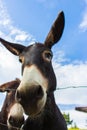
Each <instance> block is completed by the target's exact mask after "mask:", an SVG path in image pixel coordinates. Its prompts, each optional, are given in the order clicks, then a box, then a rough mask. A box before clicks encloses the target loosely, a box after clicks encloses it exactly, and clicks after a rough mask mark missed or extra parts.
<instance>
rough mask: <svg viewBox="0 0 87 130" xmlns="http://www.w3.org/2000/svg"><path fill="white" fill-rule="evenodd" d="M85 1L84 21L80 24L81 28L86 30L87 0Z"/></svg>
mask: <svg viewBox="0 0 87 130" xmlns="http://www.w3.org/2000/svg"><path fill="white" fill-rule="evenodd" d="M84 2H85V9H84V11H83V18H82V21H81V23H80V25H79V28H80V29H81V30H82V31H86V30H87V0H84Z"/></svg>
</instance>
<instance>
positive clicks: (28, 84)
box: [17, 65, 48, 112]
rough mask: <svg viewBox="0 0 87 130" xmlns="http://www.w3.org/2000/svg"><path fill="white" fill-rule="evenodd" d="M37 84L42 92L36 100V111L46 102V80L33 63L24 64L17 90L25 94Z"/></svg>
mask: <svg viewBox="0 0 87 130" xmlns="http://www.w3.org/2000/svg"><path fill="white" fill-rule="evenodd" d="M38 85H40V86H41V87H42V90H43V93H44V94H43V97H42V98H41V99H39V100H38V102H37V107H38V111H37V112H40V111H41V110H42V109H43V107H44V105H45V103H46V99H47V93H46V91H47V87H48V80H47V79H46V78H45V77H44V76H43V75H42V73H41V72H40V70H39V69H38V68H37V67H36V66H35V65H32V66H26V67H25V68H24V72H23V77H22V80H21V83H20V85H19V87H18V89H17V90H18V91H19V92H23V93H25V94H26V93H27V92H28V91H29V89H30V88H32V87H34V86H35V87H37V86H38ZM25 102H26V101H25Z"/></svg>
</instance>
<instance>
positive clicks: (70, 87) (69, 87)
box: [56, 86, 87, 90]
mask: <svg viewBox="0 0 87 130" xmlns="http://www.w3.org/2000/svg"><path fill="white" fill-rule="evenodd" d="M72 88H82V89H83V88H87V86H68V87H61V88H56V90H63V89H72Z"/></svg>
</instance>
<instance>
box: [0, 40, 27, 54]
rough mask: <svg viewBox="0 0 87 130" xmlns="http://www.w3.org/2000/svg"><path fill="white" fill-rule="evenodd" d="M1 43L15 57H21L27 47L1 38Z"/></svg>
mask: <svg viewBox="0 0 87 130" xmlns="http://www.w3.org/2000/svg"><path fill="white" fill-rule="evenodd" d="M0 42H1V43H2V44H3V45H4V46H5V47H6V48H7V49H8V50H9V51H10V52H11V53H13V54H14V55H17V56H19V54H20V53H21V52H22V51H23V50H24V48H25V46H23V45H20V44H15V43H10V42H8V41H5V40H4V39H2V38H0Z"/></svg>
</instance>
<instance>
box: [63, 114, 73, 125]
mask: <svg viewBox="0 0 87 130" xmlns="http://www.w3.org/2000/svg"><path fill="white" fill-rule="evenodd" d="M63 116H64V118H65V121H66V123H67V125H72V123H73V120H71V119H70V114H69V113H68V114H66V113H63Z"/></svg>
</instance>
